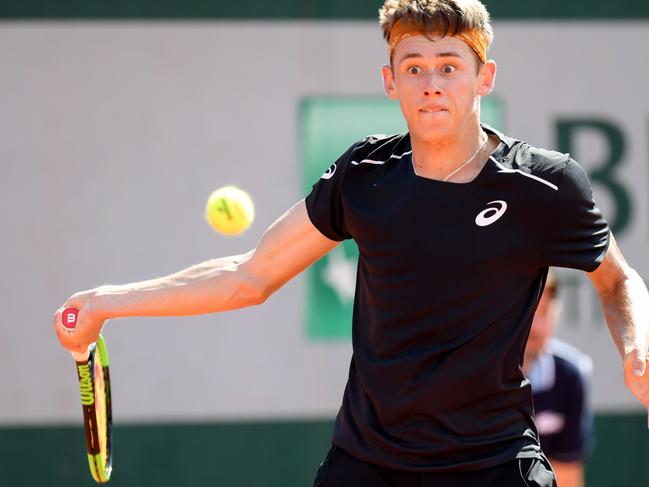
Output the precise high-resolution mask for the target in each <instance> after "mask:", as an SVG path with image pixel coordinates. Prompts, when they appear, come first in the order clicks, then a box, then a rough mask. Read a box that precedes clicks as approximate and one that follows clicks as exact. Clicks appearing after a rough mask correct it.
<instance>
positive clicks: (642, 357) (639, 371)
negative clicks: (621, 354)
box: [631, 345, 647, 377]
mask: <svg viewBox="0 0 649 487" xmlns="http://www.w3.org/2000/svg"><path fill="white" fill-rule="evenodd" d="M631 353H632V356H633V373H634V374H635V375H636V376H637V377H642V376H643V375H644V374H645V372H646V370H647V346H646V345H636V347H635V348H634V349H633V351H632V352H631Z"/></svg>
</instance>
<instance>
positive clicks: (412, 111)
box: [382, 35, 496, 142]
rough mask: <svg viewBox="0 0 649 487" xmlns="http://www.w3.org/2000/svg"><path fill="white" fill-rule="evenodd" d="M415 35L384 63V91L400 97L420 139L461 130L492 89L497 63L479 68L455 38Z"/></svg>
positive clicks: (474, 117) (475, 116) (410, 127)
mask: <svg viewBox="0 0 649 487" xmlns="http://www.w3.org/2000/svg"><path fill="white" fill-rule="evenodd" d="M431 39H432V40H430V39H428V38H426V37H424V36H421V35H413V36H409V37H406V38H405V39H403V40H402V41H401V42H399V43H398V44H397V45H396V47H395V49H394V51H393V54H392V63H393V65H392V67H390V66H384V67H383V71H382V74H383V81H384V85H385V91H386V93H387V95H388V96H389V97H390V98H391V99H394V100H399V103H400V104H401V110H402V112H403V115H404V117H405V119H406V122H407V123H408V130H410V133H411V134H412V135H413V136H414V137H417V138H419V139H422V140H424V141H428V142H433V141H437V140H439V139H440V138H445V137H448V136H449V135H451V136H452V135H455V134H458V133H461V131H462V129H463V128H464V127H466V126H467V125H468V124H469V122H470V121H472V120H477V119H478V118H479V113H480V111H479V107H480V96H485V95H488V94H489V93H490V92H491V90H492V89H493V83H494V79H495V74H496V65H495V63H493V61H488V62H487V63H485V64H484V65H482V66H481V68H480V70H478V69H477V65H478V62H479V61H478V60H477V57H476V55H475V53H474V52H473V50H472V49H471V48H470V47H469V46H468V45H467V44H465V43H464V42H462V41H461V40H459V39H457V38H455V37H450V36H446V37H440V36H436V37H431Z"/></svg>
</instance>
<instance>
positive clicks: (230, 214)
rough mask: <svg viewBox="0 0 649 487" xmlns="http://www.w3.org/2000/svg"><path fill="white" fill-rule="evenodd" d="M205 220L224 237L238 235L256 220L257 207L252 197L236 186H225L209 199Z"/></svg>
mask: <svg viewBox="0 0 649 487" xmlns="http://www.w3.org/2000/svg"><path fill="white" fill-rule="evenodd" d="M205 218H206V219H207V222H208V223H209V224H210V225H211V227H212V228H213V229H214V230H216V231H217V232H219V233H222V234H223V235H237V234H239V233H241V232H243V231H244V230H246V229H247V228H248V227H249V226H250V224H251V223H252V221H253V220H254V219H255V205H254V204H253V202H252V199H251V198H250V195H249V194H248V193H246V192H245V191H243V190H242V189H239V188H237V187H235V186H224V187H223V188H219V189H217V190H216V191H214V192H213V193H212V194H211V195H210V197H209V198H208V199H207V205H206V206H205Z"/></svg>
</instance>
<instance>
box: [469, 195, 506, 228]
mask: <svg viewBox="0 0 649 487" xmlns="http://www.w3.org/2000/svg"><path fill="white" fill-rule="evenodd" d="M488 204H490V205H498V206H499V208H494V207H491V208H487V209H486V210H484V211H481V212H480V213H478V216H476V217H475V224H476V225H478V226H479V227H486V226H488V225H491V224H492V223H493V222H495V221H496V220H498V219H499V218H500V217H501V216H503V215H504V214H505V212H506V211H507V203H505V202H504V201H502V200H498V201H490V202H489V203H488Z"/></svg>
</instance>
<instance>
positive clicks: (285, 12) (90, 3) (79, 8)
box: [0, 0, 649, 20]
mask: <svg viewBox="0 0 649 487" xmlns="http://www.w3.org/2000/svg"><path fill="white" fill-rule="evenodd" d="M483 1H484V3H485V4H486V5H487V8H488V9H489V11H490V13H491V16H492V17H493V18H494V19H496V20H499V19H606V20H610V19H641V18H645V19H646V18H649V2H646V1H644V0H619V1H617V2H611V1H609V0H570V1H565V0H545V1H544V2H530V1H521V0H483ZM382 3H383V2H382V1H381V0H354V1H353V2H350V1H349V0H327V1H326V2H325V1H319V0H274V1H272V2H269V1H268V0H248V1H246V2H214V1H213V2H205V1H202V0H113V1H110V2H109V1H106V0H83V1H82V0H57V1H52V0H4V1H3V2H0V18H5V19H149V20H156V19H168V20H174V19H178V20H182V19H264V20H265V19H371V20H376V19H377V12H378V9H379V7H380V6H381V5H382Z"/></svg>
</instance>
